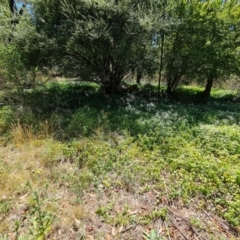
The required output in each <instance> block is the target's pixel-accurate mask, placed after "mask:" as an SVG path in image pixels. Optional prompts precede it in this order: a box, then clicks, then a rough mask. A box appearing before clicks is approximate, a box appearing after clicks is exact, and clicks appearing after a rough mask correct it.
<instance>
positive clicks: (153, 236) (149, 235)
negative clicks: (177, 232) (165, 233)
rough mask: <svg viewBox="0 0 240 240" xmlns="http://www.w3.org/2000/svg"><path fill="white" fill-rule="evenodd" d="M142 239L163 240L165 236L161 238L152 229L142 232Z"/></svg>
mask: <svg viewBox="0 0 240 240" xmlns="http://www.w3.org/2000/svg"><path fill="white" fill-rule="evenodd" d="M143 239H144V240H165V239H166V238H162V237H161V236H160V235H159V234H158V232H157V231H156V230H155V229H152V230H151V231H150V232H149V233H147V232H144V234H143Z"/></svg>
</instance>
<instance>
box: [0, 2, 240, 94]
mask: <svg viewBox="0 0 240 240" xmlns="http://www.w3.org/2000/svg"><path fill="white" fill-rule="evenodd" d="M12 3H13V1H10V5H9V6H8V13H6V8H4V9H5V10H1V12H2V14H1V15H0V18H1V25H2V27H4V29H6V30H5V31H4V32H5V33H1V37H2V38H4V42H5V45H4V44H3V45H1V48H2V49H3V48H4V49H5V50H4V51H2V52H1V56H2V59H6V57H7V56H12V54H14V55H15V57H14V59H15V60H14V61H16V59H18V60H17V61H18V64H19V66H20V68H22V69H24V70H25V71H27V72H34V71H35V70H36V69H37V70H41V71H47V70H49V69H57V71H58V72H59V73H61V74H63V75H65V76H66V77H71V78H72V77H74V78H77V79H79V80H81V81H92V82H96V83H98V84H99V85H100V86H101V87H102V88H103V89H104V91H105V92H106V93H114V92H116V91H117V89H118V87H119V86H120V85H121V83H122V81H123V80H124V79H125V78H126V77H127V76H129V75H130V74H132V73H133V72H134V73H136V75H137V82H138V83H139V81H140V79H141V77H142V75H143V74H150V75H153V74H155V73H157V72H160V73H163V74H164V75H165V77H166V81H167V84H166V91H167V93H169V94H171V93H172V91H174V90H175V89H176V87H177V86H178V85H179V84H180V83H181V81H182V80H183V79H184V80H186V79H188V81H189V80H190V81H191V80H199V81H201V82H203V83H204V82H205V83H206V88H205V91H204V95H205V96H206V97H208V96H209V95H210V91H211V87H212V84H213V81H214V79H219V78H221V79H223V78H227V77H229V76H231V75H232V74H239V50H237V49H238V47H239V19H240V16H239V15H240V5H239V1H236V0H231V1H220V0H215V1H199V0H193V1H186V0H181V1H177V2H176V1H173V0H166V1H163V2H159V1H148V0H134V1H133V0H121V1H113V0H92V1H90V0H89V1H87V0H81V1H70V0H48V1H46V0H32V1H30V5H29V7H28V10H27V11H25V14H23V16H21V21H19V13H17V14H15V15H17V18H18V20H17V21H18V24H14V26H13V25H11V21H12V19H13V13H15V12H14V11H12V10H13V5H12ZM5 5H6V6H7V4H6V2H5ZM11 13H12V14H11ZM4 34H5V35H4ZM7 36H8V38H9V36H10V38H11V42H9V41H7V40H6V39H7ZM6 49H7V50H8V51H10V53H9V55H7V52H8V51H6ZM13 52H14V53H13ZM16 56H17V57H16ZM9 59H11V57H10V58H9ZM160 59H161V64H160V67H159V68H160V69H159V71H157V67H156V66H157V65H156V63H157V62H159V61H160ZM6 62H7V61H4V63H6ZM5 65H6V64H5ZM5 65H4V64H3V65H2V67H1V69H5V70H6V72H9V71H10V69H7V68H6V66H5ZM10 65H12V66H14V65H15V66H17V64H10ZM2 71H3V70H2ZM11 72H12V71H11ZM21 72H24V71H21Z"/></svg>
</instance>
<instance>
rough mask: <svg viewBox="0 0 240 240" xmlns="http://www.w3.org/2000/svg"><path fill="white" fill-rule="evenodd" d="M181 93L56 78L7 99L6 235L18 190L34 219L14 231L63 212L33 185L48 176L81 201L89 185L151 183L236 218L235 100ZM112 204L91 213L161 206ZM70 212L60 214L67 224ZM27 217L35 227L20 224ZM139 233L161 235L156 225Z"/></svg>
mask: <svg viewBox="0 0 240 240" xmlns="http://www.w3.org/2000/svg"><path fill="white" fill-rule="evenodd" d="M184 91H186V89H185V90H184ZM181 94H182V93H181ZM181 94H179V95H178V98H175V99H174V98H173V99H165V98H164V99H162V100H161V101H160V102H159V101H158V100H157V99H156V98H155V97H154V96H150V95H147V94H144V92H143V93H142V94H138V95H137V96H133V95H128V96H126V97H125V96H103V95H101V94H100V93H98V92H97V89H96V87H95V86H80V87H79V86H72V85H70V86H68V85H54V86H49V87H48V88H45V89H38V90H32V91H27V92H23V93H21V94H20V96H19V97H18V98H16V99H20V100H21V101H19V102H16V100H15V99H11V102H10V105H6V106H4V107H1V109H0V132H1V134H2V136H3V137H2V138H1V143H2V147H1V151H2V154H1V155H0V189H1V190H2V191H1V193H0V216H2V217H1V218H0V221H1V222H2V225H1V224H0V225H1V227H0V232H2V233H3V234H5V235H3V239H4V236H7V234H8V233H9V232H11V231H14V226H13V225H11V224H9V225H8V218H7V216H9V215H10V214H11V209H14V208H17V206H18V204H19V202H18V196H25V194H31V195H32V197H31V199H32V200H31V201H32V203H29V201H30V200H29V199H28V201H26V204H27V206H28V208H29V209H30V210H27V213H28V216H27V218H29V219H30V220H29V221H28V222H29V223H28V225H26V226H27V227H26V226H25V227H24V224H23V225H19V226H18V228H17V231H18V232H17V234H18V236H19V237H22V236H24V234H26V233H28V234H30V235H31V233H32V235H34V234H35V235H39V234H40V235H41V236H42V237H46V236H47V234H51V231H52V229H53V228H54V221H58V220H57V219H59V218H64V219H65V216H66V215H67V214H66V213H65V212H64V211H63V212H62V213H61V214H62V215H61V216H58V214H57V206H56V205H55V203H54V201H52V200H51V199H52V198H51V197H50V196H47V197H46V195H44V196H45V198H46V199H44V204H43V202H41V200H40V197H41V194H39V192H42V191H43V185H44V184H46V183H48V185H50V183H51V184H52V185H53V187H52V189H51V188H49V189H48V191H49V192H50V191H52V195H54V192H55V191H56V189H55V187H54V186H60V188H61V186H65V187H66V188H67V189H68V191H69V194H72V195H73V196H74V200H72V201H73V202H74V203H72V205H74V204H75V205H76V204H81V201H82V200H81V199H83V197H84V194H86V192H94V194H100V195H101V193H102V191H112V190H113V189H125V190H126V191H127V192H132V193H137V194H140V195H141V194H144V193H145V192H147V191H149V190H151V189H154V190H155V191H157V192H158V195H159V196H158V197H159V198H161V197H163V196H166V195H167V197H168V198H169V200H170V201H175V200H177V199H181V201H183V202H184V204H186V205H189V204H191V203H192V202H194V201H195V200H196V199H197V201H198V202H200V203H201V204H200V207H201V208H203V209H206V210H208V211H212V212H214V213H216V214H218V215H219V216H221V217H223V218H224V219H226V220H227V221H228V222H229V223H231V224H232V225H234V226H236V227H237V228H239V226H240V162H239V159H240V127H239V123H240V106H239V103H237V102H232V101H226V99H224V97H223V99H222V97H219V96H218V95H216V96H214V97H213V98H212V99H210V100H209V102H208V103H202V102H198V101H197V100H196V99H197V97H196V95H194V97H193V96H192V92H191V91H190V95H189V98H188V102H187V101H186V99H184V101H183V102H180V99H179V98H180V97H179V96H181ZM185 97H186V96H185ZM176 99H177V100H176ZM196 101H197V102H196ZM11 151H15V152H17V155H14V154H15V153H11ZM11 154H12V155H11ZM13 155H14V157H12V156H13ZM11 157H12V158H11ZM64 164H65V165H64ZM23 173H25V174H24V176H23V175H21V174H23ZM14 179H18V184H15V183H14V181H15V180H14ZM40 179H41V180H40ZM44 179H45V180H44ZM27 182H28V183H30V184H31V190H30V191H29V189H27V187H26V183H27ZM48 195H49V194H48ZM27 198H28V197H26V199H27ZM1 199H2V200H1ZM115 205H116V203H115V202H114V201H113V202H110V203H109V204H108V205H107V206H106V205H104V206H101V205H99V207H98V209H97V210H96V214H97V215H98V216H99V217H100V218H102V219H103V221H106V222H107V223H108V224H115V225H116V226H127V225H128V224H133V223H134V224H137V223H140V224H147V223H148V222H149V223H150V222H151V221H154V220H155V219H156V218H162V217H163V216H162V214H163V213H162V211H159V210H157V211H156V212H155V213H157V215H156V214H154V212H152V213H151V214H147V215H141V214H138V213H137V214H135V215H130V214H129V211H130V210H129V209H128V208H127V206H126V208H125V210H124V209H122V211H120V212H117V211H116V210H114V206H115ZM42 206H43V207H44V209H42V208H41V207H42ZM68 207H69V209H71V206H68ZM73 211H74V212H75V213H76V212H78V211H79V210H76V209H75V210H73ZM64 214H65V215H64ZM68 218H69V219H68V220H66V219H65V220H64V221H65V223H64V224H72V221H73V219H72V218H71V217H70V216H68ZM81 218H84V216H83V214H81ZM165 218H166V216H165ZM16 221H19V219H16ZM31 222H32V224H33V225H31ZM75 224H76V223H75ZM33 227H34V233H33V231H32V232H31V231H30V233H29V231H27V230H26V228H28V229H32V228H33ZM78 228H81V227H78ZM81 234H82V236H83V235H84V233H83V232H82V233H81ZM144 239H164V238H161V237H160V236H158V235H157V233H155V232H154V230H152V231H151V232H150V233H149V234H147V233H145V235H144Z"/></svg>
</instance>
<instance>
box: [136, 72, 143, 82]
mask: <svg viewBox="0 0 240 240" xmlns="http://www.w3.org/2000/svg"><path fill="white" fill-rule="evenodd" d="M141 79H142V71H141V70H137V81H136V83H137V84H138V85H139V84H140V83H141Z"/></svg>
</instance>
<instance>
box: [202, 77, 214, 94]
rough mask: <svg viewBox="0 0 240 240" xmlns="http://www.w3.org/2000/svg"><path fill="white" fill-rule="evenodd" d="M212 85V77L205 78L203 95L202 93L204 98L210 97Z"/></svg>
mask: <svg viewBox="0 0 240 240" xmlns="http://www.w3.org/2000/svg"><path fill="white" fill-rule="evenodd" d="M212 85H213V77H212V76H210V77H209V78H208V80H207V84H206V87H205V90H204V92H203V95H204V97H205V98H209V97H210V94H211V90H212Z"/></svg>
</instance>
